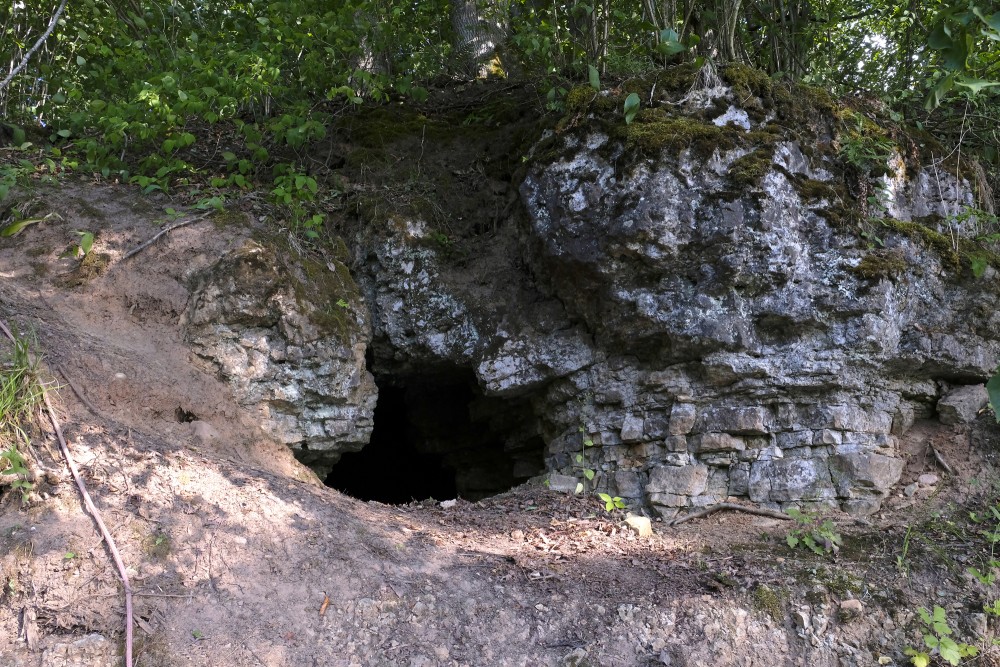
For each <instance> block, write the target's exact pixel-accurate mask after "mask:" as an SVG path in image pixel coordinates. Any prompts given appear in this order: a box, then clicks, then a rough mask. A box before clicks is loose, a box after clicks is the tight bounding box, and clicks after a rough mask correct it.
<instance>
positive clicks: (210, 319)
mask: <svg viewBox="0 0 1000 667" xmlns="http://www.w3.org/2000/svg"><path fill="white" fill-rule="evenodd" d="M740 85H742V86H743V87H744V88H746V84H745V83H739V82H734V83H733V86H734V88H736V87H739V86H740ZM769 85H770V84H769ZM702 92H703V93H704V94H700V95H694V94H691V93H688V94H686V95H683V98H682V93H681V92H671V91H670V90H669V89H666V88H662V87H661V88H657V87H656V86H655V85H654V86H652V88H651V89H650V90H648V91H647V92H646V93H644V94H643V95H642V96H641V98H642V99H643V101H644V107H646V106H649V107H650V108H644V110H643V112H642V113H640V114H639V115H637V116H636V118H635V120H634V122H633V123H632V124H631V125H626V124H625V123H624V121H623V119H622V118H621V115H620V111H619V109H620V104H619V103H618V102H619V101H618V100H611V99H610V98H608V100H610V101H608V100H605V101H602V99H603V98H602V97H601V96H595V95H594V94H593V93H592V92H590V93H588V94H587V95H585V96H580V95H577V96H575V97H574V96H573V95H571V96H570V100H569V101H568V104H569V105H570V107H571V110H570V113H569V115H568V117H567V120H566V121H565V122H564V123H562V124H561V125H560V127H559V132H558V133H550V134H549V135H548V136H546V137H545V138H544V139H543V140H542V141H541V143H539V144H538V145H537V146H536V148H535V151H534V154H533V157H532V159H531V161H530V163H529V167H528V168H527V171H526V172H525V173H523V177H519V178H520V179H521V180H520V182H519V187H520V190H519V192H520V199H521V204H522V208H521V211H520V214H518V215H514V216H513V217H512V218H511V219H510V220H509V221H508V223H507V224H506V225H505V226H504V227H503V228H501V229H499V230H498V232H497V233H496V234H495V235H493V236H491V237H490V240H489V241H486V240H484V238H478V239H475V240H474V241H471V242H469V243H467V244H465V245H464V246H463V247H462V248H461V249H458V250H456V248H455V247H453V246H452V245H451V244H452V241H451V240H450V239H449V238H448V237H447V236H446V235H444V234H442V233H441V232H440V231H437V230H436V229H435V224H437V223H436V221H435V220H431V219H425V218H423V217H421V215H419V214H417V213H414V212H413V211H412V210H409V212H408V213H406V214H402V213H398V214H397V213H394V214H389V215H388V216H385V218H384V219H380V220H378V221H362V222H371V224H365V225H362V227H361V231H359V232H357V233H356V234H355V235H354V236H353V237H352V238H351V240H350V243H351V251H352V254H353V257H354V261H353V263H352V264H351V271H352V272H353V275H354V278H355V279H356V280H357V283H358V289H359V292H360V294H361V295H363V301H364V304H365V307H362V305H361V302H360V301H359V300H358V298H357V296H356V295H355V293H354V292H353V291H350V290H348V292H350V294H348V295H347V296H343V298H344V299H346V303H347V304H348V307H347V308H344V309H342V310H338V307H337V306H335V305H330V304H336V303H337V299H339V298H341V296H342V295H343V294H346V293H345V292H344V290H345V285H348V284H351V283H350V280H349V278H343V277H342V278H338V281H339V282H337V283H336V284H335V285H333V286H330V287H325V286H324V287H321V288H320V289H319V290H317V291H316V292H312V293H310V299H311V298H313V297H314V296H318V297H320V302H321V303H323V304H326V305H319V306H317V305H316V304H310V303H309V299H305V300H304V299H303V298H302V295H301V294H299V293H296V291H295V290H294V289H293V288H287V287H282V288H278V287H275V285H279V284H285V283H286V282H287V280H288V279H291V280H292V282H293V283H294V282H295V281H296V280H299V279H301V280H302V282H308V280H309V279H312V278H313V276H312V275H306V276H302V275H299V274H301V270H296V269H293V268H290V267H288V266H285V265H282V264H281V262H280V261H278V262H275V261H274V260H273V258H272V259H268V260H266V261H263V260H261V259H259V258H260V257H261V255H262V253H265V252H267V251H265V250H263V248H261V247H258V246H254V247H252V248H246V249H244V250H243V251H241V252H240V253H237V254H236V255H234V256H232V257H230V258H227V259H226V260H225V261H224V262H223V263H222V264H220V265H219V267H217V268H216V269H215V270H213V272H212V273H211V274H210V275H207V276H205V277H204V279H203V284H202V286H201V287H200V289H199V292H198V298H197V299H196V300H195V302H194V304H193V306H192V308H191V311H190V324H189V326H190V331H191V341H192V343H193V344H194V345H195V346H196V349H198V351H199V354H201V355H202V356H204V357H205V358H207V359H210V360H211V361H212V362H213V363H215V364H216V365H217V366H218V367H219V368H220V371H221V372H223V373H224V374H225V375H226V376H227V377H230V378H231V380H232V383H233V386H234V388H235V389H236V391H237V393H238V394H239V395H240V396H241V397H242V398H243V400H245V401H246V402H248V403H252V404H255V405H259V406H260V407H261V410H262V414H263V415H264V417H265V419H266V420H267V423H268V424H269V428H270V430H271V431H272V432H273V433H275V434H277V435H279V437H281V438H282V439H283V440H284V441H286V442H288V443H289V444H291V445H293V446H295V447H301V448H306V447H308V449H309V450H310V451H315V450H321V451H322V455H319V454H317V455H316V456H318V457H319V456H322V457H327V458H324V459H322V460H323V461H325V463H318V462H319V461H320V460H321V459H320V458H315V459H314V461H315V462H317V464H318V465H329V464H330V463H332V462H333V461H335V460H336V457H337V456H338V452H340V451H347V450H350V449H355V448H357V447H361V446H362V445H363V444H364V442H365V441H366V434H368V433H369V432H370V428H371V422H370V418H371V414H372V412H371V409H372V408H371V406H372V401H373V399H374V395H375V392H374V388H373V385H372V381H371V377H370V376H369V375H368V371H372V372H374V373H376V375H382V376H384V377H386V378H389V379H393V378H396V379H399V378H406V377H420V378H421V383H422V384H421V386H423V387H429V385H428V384H427V383H428V382H431V380H430V379H428V378H433V377H434V376H435V374H440V375H442V376H444V375H447V376H448V377H452V378H454V377H455V372H456V371H460V372H464V373H471V374H474V375H470V377H474V378H475V383H476V387H475V390H476V392H477V393H478V395H479V396H480V397H487V398H490V399H504V400H507V399H516V400H517V401H518V402H519V405H524V404H525V402H527V403H528V404H530V407H531V412H532V413H533V415H534V417H532V418H527V417H525V414H526V413H525V412H524V411H522V410H521V409H520V407H519V408H518V410H517V411H515V412H511V413H510V414H516V415H517V418H516V419H511V418H510V417H509V415H508V417H506V418H505V419H503V420H494V421H505V422H506V423H508V424H509V423H511V422H513V421H517V422H519V423H518V428H516V429H514V431H516V433H514V432H512V433H511V435H510V437H509V438H508V439H507V440H504V437H505V436H503V434H499V435H498V433H496V432H491V433H490V435H489V438H490V441H491V442H493V443H494V444H496V443H498V442H499V443H500V444H496V447H497V448H499V449H506V450H518V451H522V452H523V451H524V450H525V447H526V445H525V443H542V446H544V461H545V467H546V468H547V470H548V471H549V472H550V473H552V477H551V480H552V483H553V484H554V485H555V486H558V487H560V488H563V487H565V488H568V489H571V488H575V487H576V484H577V483H578V482H577V481H575V480H578V481H580V482H585V484H586V486H587V487H589V488H593V489H597V490H601V491H606V492H608V493H611V494H614V495H619V496H622V497H623V498H626V499H627V500H629V501H630V502H632V503H633V504H646V505H648V506H650V507H652V508H654V509H655V510H656V511H657V512H658V513H659V514H661V515H663V516H665V517H670V516H673V515H675V514H676V513H678V512H680V511H682V510H684V509H686V508H696V507H702V506H706V505H710V504H713V503H716V502H719V501H723V500H725V499H727V498H729V497H734V496H735V497H742V498H747V499H749V500H751V501H753V502H755V503H760V504H762V505H769V506H775V507H784V506H787V505H790V504H794V505H820V506H833V505H838V506H840V507H842V508H844V509H846V510H849V511H852V512H856V513H868V512H871V511H874V510H875V509H877V508H878V507H879V505H880V503H881V501H882V499H883V498H884V496H885V495H886V493H887V492H888V490H889V489H891V488H892V486H893V485H894V484H895V483H896V481H897V480H898V479H899V477H900V474H901V471H902V467H903V460H902V458H901V456H900V440H899V439H900V438H901V437H904V436H905V433H906V430H907V428H909V426H910V425H911V424H912V423H913V421H914V419H915V418H927V417H931V416H933V415H934V414H935V411H936V410H937V409H938V408H940V410H941V413H942V418H943V420H946V421H949V420H950V421H952V422H955V421H967V420H968V419H969V418H973V417H974V416H975V413H976V412H977V411H978V410H979V408H981V407H982V400H981V398H982V391H981V390H979V389H977V390H975V391H971V390H970V391H969V392H965V393H962V392H961V391H960V392H959V393H957V394H950V393H949V392H951V391H952V390H953V389H954V388H955V387H962V386H964V385H978V384H980V383H981V382H982V381H983V380H985V379H986V378H987V377H989V376H990V375H991V374H992V372H993V371H994V369H995V368H996V366H997V362H998V359H1000V335H998V334H997V332H998V331H1000V310H998V309H997V308H996V303H997V302H998V300H997V299H998V292H1000V289H998V281H997V279H996V278H997V273H996V269H995V268H994V267H992V266H988V265H987V266H986V267H985V269H984V271H978V270H977V273H980V274H981V275H980V276H979V277H973V275H972V272H971V271H970V270H969V269H968V261H967V260H968V257H967V256H964V255H963V252H964V251H963V248H967V245H963V243H966V242H965V241H962V242H960V237H961V235H962V234H963V233H964V232H963V228H962V225H951V221H952V220H954V218H953V216H954V215H955V214H956V212H958V211H961V210H963V207H964V206H966V205H967V204H969V203H970V202H971V198H970V195H969V191H968V188H967V187H966V185H965V184H964V183H963V182H960V181H958V180H956V179H955V177H954V176H952V175H950V174H951V172H950V171H946V170H943V169H935V168H933V167H926V166H921V165H920V164H919V163H916V162H915V161H914V160H913V159H912V158H908V159H907V161H906V162H905V163H904V161H903V159H902V157H900V156H898V155H897V156H895V157H893V158H892V159H890V160H889V161H888V163H887V166H888V167H889V169H888V171H887V174H886V175H885V176H873V175H871V174H864V173H862V174H860V175H859V174H858V173H857V165H851V164H846V163H845V162H844V157H843V156H845V155H847V156H848V157H849V155H848V154H847V153H845V152H843V151H842V152H841V153H839V154H838V151H837V142H838V141H839V138H840V132H841V128H840V126H838V121H836V120H835V118H834V116H833V115H831V114H830V113H829V108H828V107H823V106H822V105H818V106H816V108H814V109H811V110H807V111H805V112H803V111H801V109H800V110H799V111H798V112H796V113H797V114H798V115H797V116H795V117H794V118H791V117H783V116H782V114H783V113H784V112H783V111H782V109H781V108H779V107H769V104H773V103H774V100H775V95H773V94H770V93H769V94H768V95H770V97H768V95H765V94H764V92H762V89H761V88H760V87H758V88H757V89H754V88H752V87H751V88H748V89H745V90H744V89H740V92H739V94H735V93H734V92H733V89H730V88H726V87H722V86H716V87H713V88H711V89H709V90H707V91H702ZM802 96H803V97H808V95H806V93H802ZM786 97H787V94H786ZM576 98H580V99H582V100H584V101H583V102H580V101H579V100H577V99H576ZM649 100H652V104H651V105H649V104H648V102H649ZM785 102H786V103H787V102H788V101H787V100H786V101H785ZM824 109H825V110H824ZM789 127H794V128H795V130H794V132H793V131H790V130H789ZM854 140H857V141H863V140H864V139H863V138H862V139H854ZM932 174H933V177H932ZM852 188H853V189H852ZM869 193H880V194H877V195H875V197H876V201H878V203H879V206H878V207H876V209H872V208H871V205H870V202H869V201H868V198H867V195H868V194H869ZM879 197H881V199H879ZM386 208H389V209H390V210H391V209H392V202H391V201H386V202H384V203H383V205H382V206H381V209H380V210H383V211H384V210H385V209H386ZM513 210H516V209H513ZM883 216H891V217H883ZM949 216H952V217H949ZM963 224H965V223H963ZM484 226H487V225H483V226H481V227H484ZM275 266H277V267H278V269H274V267H275ZM341 268H342V267H340V265H338V267H335V268H334V269H333V270H332V271H330V272H328V273H329V274H330V275H335V276H341V273H342V272H341ZM980 268H982V267H980ZM275 270H277V271H279V272H283V273H282V275H277V274H276V273H274V271H275ZM297 271H298V272H297ZM324 275H325V274H324ZM351 289H353V287H352V288H351ZM262 304H266V305H262ZM324 309H325V310H324ZM317 312H332V313H336V314H338V315H339V316H341V317H339V318H338V322H342V325H338V327H339V328H335V330H333V331H332V332H331V331H330V330H327V331H324V327H322V326H318V325H317V324H316V313H317ZM369 321H370V322H371V327H372V337H371V339H370V340H371V342H370V345H369V334H368V326H369V324H368V323H369ZM366 349H367V351H368V353H369V362H368V363H369V368H368V370H366V369H365V365H364V355H365V351H366ZM429 391H431V390H429ZM963 391H964V390H963ZM970 392H971V393H970ZM432 393H433V392H432V391H431V393H430V394H428V395H431V394H432ZM945 394H948V395H949V398H947V399H945V400H944V401H942V402H941V403H939V402H938V401H939V399H941V397H942V396H944V395H945ZM970 397H971V398H970ZM474 403H475V402H474ZM475 404H480V405H481V404H483V403H482V402H481V401H480V402H478V403H475ZM491 405H493V406H495V405H497V404H496V403H495V402H494V403H492V404H491ZM490 410H494V408H490ZM490 414H497V415H499V414H501V412H495V413H494V412H491V413H490ZM482 417H483V416H482V415H480V418H482ZM483 421H484V422H489V421H490V417H489V415H487V416H486V418H485V419H483ZM527 421H531V422H532V423H530V424H529V423H527ZM431 430H433V429H431ZM508 440H509V441H508ZM466 444H467V443H466ZM463 446H465V445H463ZM531 446H538V445H537V444H533V445H531ZM434 447H435V448H437V449H438V450H439V451H445V450H446V449H447V446H446V445H442V444H441V443H440V442H435V444H434ZM442 448H444V449H442ZM519 448H520V449H519ZM530 459H531V456H521V458H520V461H521V463H520V474H519V475H515V477H517V478H519V479H520V478H522V477H523V476H524V475H525V474H527V471H528V469H529V468H530V466H529V465H527V464H525V463H524V462H525V461H527V460H530ZM490 465H494V464H493V463H491V464H490ZM512 465H513V464H512ZM588 470H590V471H593V472H594V476H593V479H592V480H591V479H585V477H587V476H589V473H586V474H585V472H586V471H588Z"/></svg>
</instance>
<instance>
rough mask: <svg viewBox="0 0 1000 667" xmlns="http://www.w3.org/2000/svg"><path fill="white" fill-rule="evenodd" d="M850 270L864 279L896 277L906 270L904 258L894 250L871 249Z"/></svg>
mask: <svg viewBox="0 0 1000 667" xmlns="http://www.w3.org/2000/svg"><path fill="white" fill-rule="evenodd" d="M850 271H851V273H853V274H854V275H856V276H859V277H861V278H864V279H865V280H881V279H883V278H890V279H892V278H898V277H899V276H901V275H903V274H904V273H905V272H906V260H905V259H903V256H902V254H901V253H899V252H897V251H894V250H873V251H872V252H870V253H868V254H867V255H865V256H864V257H862V258H861V261H860V262H859V263H858V265H857V266H854V267H851V269H850Z"/></svg>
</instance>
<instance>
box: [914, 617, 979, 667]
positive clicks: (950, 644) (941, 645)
mask: <svg viewBox="0 0 1000 667" xmlns="http://www.w3.org/2000/svg"><path fill="white" fill-rule="evenodd" d="M917 613H918V614H919V617H920V622H921V625H922V628H921V631H920V633H921V635H923V639H924V645H925V646H926V647H927V648H928V649H930V652H927V651H920V650H917V649H915V648H913V647H909V648H907V649H906V651H905V653H906V655H908V656H910V662H911V663H912V664H913V665H914V667H928V665H930V663H931V658H932V657H933V656H934V655H940V656H941V659H942V660H944V661H945V662H947V663H948V664H949V665H958V664H959V663H960V662H961V661H962V658H970V657H974V656H976V655H977V654H978V653H979V649H978V648H976V647H975V646H973V645H971V644H962V643H958V642H956V641H955V640H954V639H952V638H951V635H952V634H953V632H954V631H953V630H952V629H951V626H949V625H948V618H947V614H946V613H945V610H944V609H943V608H942V607H939V606H937V605H935V606H934V611H933V612H929V611H927V610H926V609H924V608H923V607H921V608H920V609H918V610H917Z"/></svg>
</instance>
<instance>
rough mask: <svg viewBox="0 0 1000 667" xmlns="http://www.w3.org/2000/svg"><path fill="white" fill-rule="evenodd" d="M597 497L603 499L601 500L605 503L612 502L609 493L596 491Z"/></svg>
mask: <svg viewBox="0 0 1000 667" xmlns="http://www.w3.org/2000/svg"><path fill="white" fill-rule="evenodd" d="M597 497H598V498H600V499H601V500H603V501H604V502H606V503H610V502H612V500H611V496H609V495H608V494H606V493H598V494H597Z"/></svg>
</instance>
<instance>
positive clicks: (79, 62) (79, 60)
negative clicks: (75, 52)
mask: <svg viewBox="0 0 1000 667" xmlns="http://www.w3.org/2000/svg"><path fill="white" fill-rule="evenodd" d="M76 64H77V65H79V66H80V67H83V66H84V65H86V64H87V59H86V58H84V57H83V56H77V57H76Z"/></svg>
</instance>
